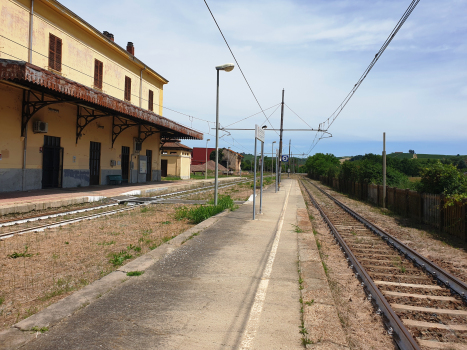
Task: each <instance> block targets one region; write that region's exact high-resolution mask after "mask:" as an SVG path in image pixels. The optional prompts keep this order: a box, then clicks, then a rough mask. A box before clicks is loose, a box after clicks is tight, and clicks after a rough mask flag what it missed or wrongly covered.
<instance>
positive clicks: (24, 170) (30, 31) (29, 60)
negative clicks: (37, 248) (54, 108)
mask: <svg viewBox="0 0 467 350" xmlns="http://www.w3.org/2000/svg"><path fill="white" fill-rule="evenodd" d="M33 21H34V0H31V13H30V16H29V50H28V62H29V63H32V33H33ZM23 98H24V93H23ZM27 147H28V126H27V125H26V128H25V130H24V141H23V169H22V177H21V190H22V191H26V156H27V151H26V150H27Z"/></svg>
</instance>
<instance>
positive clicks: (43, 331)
mask: <svg viewBox="0 0 467 350" xmlns="http://www.w3.org/2000/svg"><path fill="white" fill-rule="evenodd" d="M48 330H49V327H42V328H39V327H37V326H35V327H32V328H31V331H33V332H41V333H45V332H47V331H48Z"/></svg>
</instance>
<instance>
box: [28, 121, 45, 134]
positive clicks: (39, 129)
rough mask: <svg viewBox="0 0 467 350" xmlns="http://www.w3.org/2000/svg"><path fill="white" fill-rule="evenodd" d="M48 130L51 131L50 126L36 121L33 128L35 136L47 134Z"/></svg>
mask: <svg viewBox="0 0 467 350" xmlns="http://www.w3.org/2000/svg"><path fill="white" fill-rule="evenodd" d="M48 130H49V124H48V123H44V122H41V121H40V120H38V121H35V122H34V124H33V127H32V131H33V132H34V133H35V134H38V133H43V134H45V133H47V131H48Z"/></svg>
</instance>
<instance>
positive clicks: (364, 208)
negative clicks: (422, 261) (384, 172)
mask: <svg viewBox="0 0 467 350" xmlns="http://www.w3.org/2000/svg"><path fill="white" fill-rule="evenodd" d="M312 182H314V183H316V184H317V185H319V186H321V188H323V189H325V190H326V191H327V192H328V193H329V194H330V195H332V196H333V197H335V198H336V199H338V200H339V201H341V202H342V203H344V204H345V205H347V206H349V207H351V208H352V210H354V211H355V212H356V213H358V214H359V215H362V216H363V217H365V218H366V219H367V220H369V221H371V222H373V223H374V224H376V225H377V226H378V227H380V228H381V229H382V230H384V231H386V232H388V233H389V234H391V235H392V236H394V237H395V238H397V239H399V240H400V241H402V243H404V244H406V245H407V246H409V247H410V248H412V249H415V250H416V251H417V252H418V253H420V254H422V255H423V256H425V257H426V258H428V259H430V260H431V261H433V262H434V263H436V264H437V265H438V266H440V267H442V268H443V269H445V270H446V271H448V272H450V273H451V274H453V275H454V276H456V277H458V278H459V279H461V280H462V281H463V282H467V243H466V242H460V241H459V240H456V239H455V238H452V237H449V236H447V235H446V234H442V233H440V232H439V231H438V230H436V229H433V228H431V227H430V226H428V225H424V224H419V223H417V222H415V221H414V220H411V219H407V218H404V217H401V216H399V215H396V214H393V213H391V212H390V211H389V210H386V209H382V208H379V207H376V206H374V205H372V204H368V203H365V202H361V201H358V200H355V199H352V198H350V197H349V196H347V195H344V194H342V193H339V192H336V191H334V190H332V189H330V188H329V187H327V186H324V185H322V184H321V183H319V182H318V181H313V180H312Z"/></svg>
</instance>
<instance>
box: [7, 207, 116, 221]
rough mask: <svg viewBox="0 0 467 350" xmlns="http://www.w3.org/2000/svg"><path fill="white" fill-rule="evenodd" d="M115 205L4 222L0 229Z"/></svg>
mask: <svg viewBox="0 0 467 350" xmlns="http://www.w3.org/2000/svg"><path fill="white" fill-rule="evenodd" d="M116 205H118V203H112V204H106V205H100V206H97V207H90V208H84V209H76V210H70V211H64V212H60V213H54V214H47V215H41V216H34V217H29V218H25V219H20V220H12V221H5V222H3V223H0V227H8V226H13V225H19V224H24V223H26V222H33V221H41V220H46V219H52V218H56V217H59V216H67V215H72V214H78V213H85V212H87V211H93V210H99V209H104V208H109V207H114V206H116Z"/></svg>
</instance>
